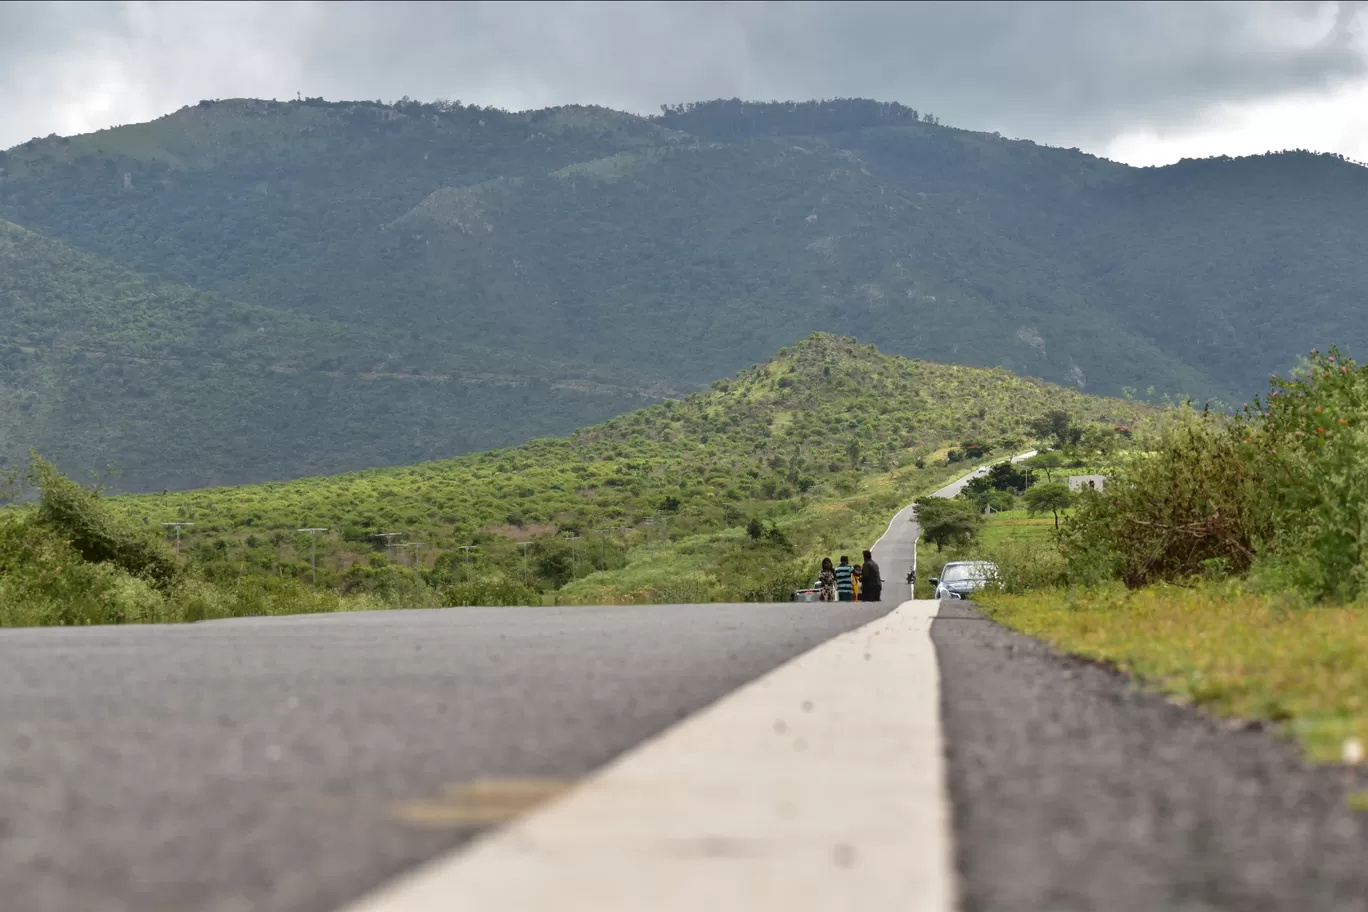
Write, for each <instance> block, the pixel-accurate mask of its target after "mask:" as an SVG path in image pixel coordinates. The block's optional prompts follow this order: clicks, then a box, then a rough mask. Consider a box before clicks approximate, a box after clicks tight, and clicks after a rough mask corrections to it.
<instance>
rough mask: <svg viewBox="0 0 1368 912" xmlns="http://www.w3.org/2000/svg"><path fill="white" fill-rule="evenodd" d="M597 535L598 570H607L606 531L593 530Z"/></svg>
mask: <svg viewBox="0 0 1368 912" xmlns="http://www.w3.org/2000/svg"><path fill="white" fill-rule="evenodd" d="M594 531H595V532H597V533H598V534H599V570H607V569H608V532H609V530H608V529H595V530H594Z"/></svg>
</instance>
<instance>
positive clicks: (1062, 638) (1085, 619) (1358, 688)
mask: <svg viewBox="0 0 1368 912" xmlns="http://www.w3.org/2000/svg"><path fill="white" fill-rule="evenodd" d="M1053 532H1054V520H1053V519H1052V518H1051V517H1049V516H1043V517H1042V516H1035V517H1032V516H1028V515H1027V514H1026V512H1025V511H1023V510H1011V511H1006V512H1002V513H998V514H994V515H993V516H991V517H990V518H989V519H988V522H987V524H986V525H985V527H984V530H983V535H982V539H981V543H980V544H979V545H978V546H976V547H975V548H973V549H963V550H958V551H955V552H951V551H949V550H947V551H946V552H942V553H939V554H938V553H937V552H936V549H935V548H934V547H932V546H929V545H927V544H926V543H925V542H920V543H919V546H918V566H919V567H920V568H921V569H920V570H919V573H918V582H917V586H918V593H917V594H918V597H923V598H929V597H930V596H931V594H932V590H931V586H930V584H929V583H928V582H927V580H928V579H929V578H930V577H931V576H935V575H937V574H936V572H935V571H936V570H938V569H939V567H940V566H941V565H942V564H943V563H945V562H946V561H947V560H960V559H965V558H970V557H979V556H990V557H991V556H994V555H995V553H996V552H998V551H1000V550H1001V549H1003V548H1004V547H1007V548H1010V547H1012V546H1013V545H1021V544H1024V543H1029V544H1032V545H1035V546H1037V547H1050V546H1051V543H1052V542H1053ZM975 601H976V602H977V603H978V604H979V605H980V607H982V608H983V610H984V611H985V613H987V614H988V615H989V616H990V617H992V618H993V619H994V620H996V621H998V622H999V623H1001V624H1004V625H1006V626H1008V627H1011V628H1013V629H1015V630H1018V631H1020V632H1022V633H1024V634H1027V635H1028V636H1032V637H1036V638H1038V639H1041V640H1044V641H1046V642H1048V643H1050V644H1051V645H1053V646H1055V647H1056V648H1058V649H1060V650H1061V651H1063V652H1068V653H1071V654H1074V655H1079V656H1084V657H1087V658H1090V659H1095V660H1097V661H1101V662H1107V663H1110V664H1112V665H1114V666H1116V667H1117V668H1119V669H1121V670H1123V671H1125V672H1127V673H1130V674H1133V675H1135V676H1136V677H1137V678H1138V679H1139V680H1140V681H1142V682H1143V685H1144V686H1147V687H1152V688H1154V689H1156V690H1158V691H1159V692H1161V693H1164V694H1166V695H1168V696H1170V697H1172V698H1174V699H1177V700H1180V701H1184V702H1191V703H1195V704H1199V705H1201V706H1203V707H1205V708H1207V709H1209V710H1211V711H1213V712H1215V713H1218V714H1220V715H1222V716H1227V717H1233V718H1237V719H1247V720H1260V721H1266V722H1272V723H1277V724H1281V725H1284V726H1285V727H1286V730H1287V732H1288V733H1289V734H1290V735H1292V736H1293V737H1295V738H1296V739H1297V741H1298V742H1299V743H1300V744H1301V745H1302V746H1303V747H1304V748H1305V750H1306V751H1307V753H1308V755H1309V756H1310V757H1311V758H1312V759H1314V760H1316V761H1319V762H1326V763H1335V762H1341V761H1344V760H1345V759H1346V757H1347V758H1349V759H1352V758H1353V756H1354V751H1355V750H1356V749H1357V748H1356V747H1355V745H1356V744H1358V745H1368V611H1366V610H1365V609H1364V607H1363V606H1362V605H1340V606H1314V605H1312V604H1310V603H1309V602H1308V601H1306V600H1305V599H1302V598H1300V597H1298V596H1295V595H1282V596H1268V595H1256V594H1250V593H1248V592H1244V591H1241V589H1240V588H1238V586H1237V585H1235V584H1225V585H1216V584H1205V585H1196V586H1192V587H1177V586H1161V587H1154V588H1148V589H1143V590H1138V591H1127V590H1125V589H1124V588H1121V587H1110V588H1103V589H1098V590H1094V591H1081V590H1080V591H1063V590H1054V589H1047V590H1043V591H1035V592H1026V593H1015V594H1013V593H999V592H985V593H982V594H980V595H979V596H978V597H977V598H976V600H975ZM1366 809H1368V808H1366Z"/></svg>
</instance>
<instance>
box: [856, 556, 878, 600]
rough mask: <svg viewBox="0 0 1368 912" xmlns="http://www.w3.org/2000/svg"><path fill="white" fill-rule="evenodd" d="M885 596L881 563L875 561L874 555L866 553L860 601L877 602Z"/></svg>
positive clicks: (861, 573) (861, 572) (861, 579)
mask: <svg viewBox="0 0 1368 912" xmlns="http://www.w3.org/2000/svg"><path fill="white" fill-rule="evenodd" d="M882 596H883V577H882V576H880V575H879V565H878V564H876V563H874V555H873V554H871V553H869V552H868V551H866V552H865V553H864V568H863V569H862V570H860V601H862V602H877V601H879V600H880V598H881V597H882Z"/></svg>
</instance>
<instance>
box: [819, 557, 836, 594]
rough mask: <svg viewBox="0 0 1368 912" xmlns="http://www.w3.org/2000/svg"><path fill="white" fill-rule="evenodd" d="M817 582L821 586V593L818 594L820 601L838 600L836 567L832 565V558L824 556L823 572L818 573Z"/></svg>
mask: <svg viewBox="0 0 1368 912" xmlns="http://www.w3.org/2000/svg"><path fill="white" fill-rule="evenodd" d="M817 584H818V585H819V586H820V587H821V590H822V591H821V593H820V594H819V595H818V596H817V598H818V600H819V601H823V602H834V601H836V568H835V567H833V566H831V558H829V557H824V558H822V572H821V573H819V574H818V575H817Z"/></svg>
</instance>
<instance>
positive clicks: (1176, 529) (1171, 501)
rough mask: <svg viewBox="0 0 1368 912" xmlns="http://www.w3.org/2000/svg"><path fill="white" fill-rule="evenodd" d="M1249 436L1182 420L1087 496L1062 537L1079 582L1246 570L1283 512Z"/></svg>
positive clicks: (1193, 418)
mask: <svg viewBox="0 0 1368 912" xmlns="http://www.w3.org/2000/svg"><path fill="white" fill-rule="evenodd" d="M1243 434H1244V431H1243V430H1242V429H1241V428H1240V426H1239V422H1231V421H1223V420H1221V419H1216V418H1211V417H1208V416H1203V415H1196V414H1193V413H1191V412H1190V411H1189V412H1184V413H1183V414H1182V415H1181V416H1180V417H1179V418H1178V419H1177V420H1176V422H1175V423H1174V424H1173V426H1171V427H1169V428H1168V429H1166V430H1165V431H1164V432H1163V433H1162V434H1161V435H1160V437H1159V439H1158V440H1157V442H1156V444H1155V445H1154V447H1153V450H1152V451H1151V452H1150V453H1148V454H1147V455H1146V456H1145V457H1144V458H1140V459H1135V460H1132V461H1131V462H1129V463H1127V464H1126V466H1125V467H1124V468H1122V469H1121V470H1119V471H1117V472H1116V473H1115V474H1113V476H1112V477H1111V478H1110V479H1108V481H1107V486H1106V489H1105V491H1104V492H1102V493H1097V492H1094V491H1091V490H1089V491H1083V492H1080V495H1081V496H1080V497H1079V499H1078V507H1077V509H1076V510H1075V512H1074V515H1073V516H1072V517H1071V518H1070V519H1069V521H1068V522H1067V523H1065V525H1064V528H1063V529H1062V535H1061V548H1062V550H1063V553H1064V556H1065V559H1066V560H1067V561H1068V563H1069V567H1070V572H1071V575H1072V577H1073V579H1074V580H1075V581H1078V582H1095V581H1099V580H1102V579H1107V578H1115V579H1120V580H1121V581H1123V582H1124V583H1125V584H1126V585H1127V586H1131V587H1137V586H1144V585H1148V584H1150V583H1154V582H1159V581H1161V580H1170V581H1174V580H1182V579H1186V578H1189V577H1192V576H1196V575H1199V574H1202V573H1203V572H1204V571H1206V570H1207V569H1208V568H1210V567H1211V566H1220V567H1223V568H1225V569H1226V570H1227V571H1229V572H1242V571H1245V570H1247V569H1248V568H1249V567H1250V565H1251V564H1252V563H1253V561H1254V559H1255V557H1256V556H1257V554H1258V552H1259V549H1260V548H1261V547H1262V546H1263V545H1264V544H1265V543H1267V542H1269V541H1271V540H1272V538H1273V534H1274V525H1275V522H1274V513H1275V512H1276V511H1275V509H1274V504H1273V503H1272V501H1271V499H1270V498H1271V497H1272V496H1273V494H1272V492H1269V491H1266V490H1264V489H1263V480H1262V478H1261V473H1260V472H1259V471H1258V469H1257V468H1256V466H1255V463H1254V461H1253V460H1252V459H1251V456H1252V455H1253V454H1252V452H1251V450H1250V448H1249V447H1248V446H1247V445H1246V444H1245V443H1244V441H1243ZM1056 484H1058V483H1056ZM1046 487H1047V485H1037V486H1036V487H1035V488H1032V489H1031V490H1039V489H1042V488H1046Z"/></svg>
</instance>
